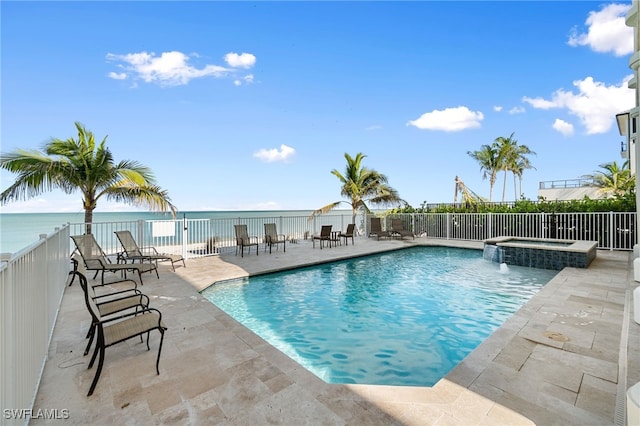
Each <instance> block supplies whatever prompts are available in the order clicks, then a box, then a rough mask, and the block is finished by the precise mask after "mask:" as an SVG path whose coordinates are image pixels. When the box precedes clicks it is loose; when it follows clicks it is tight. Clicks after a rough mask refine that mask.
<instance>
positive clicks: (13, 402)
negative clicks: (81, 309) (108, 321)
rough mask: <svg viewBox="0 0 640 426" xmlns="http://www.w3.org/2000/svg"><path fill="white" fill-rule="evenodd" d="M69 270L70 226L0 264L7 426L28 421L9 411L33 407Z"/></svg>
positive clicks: (0, 362) (0, 377)
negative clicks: (8, 413)
mask: <svg viewBox="0 0 640 426" xmlns="http://www.w3.org/2000/svg"><path fill="white" fill-rule="evenodd" d="M68 271H69V227H68V226H65V227H63V228H62V229H58V230H56V232H54V233H53V234H51V235H49V236H47V235H42V236H41V239H40V240H39V241H37V242H36V243H34V244H32V245H30V246H28V247H26V248H25V249H24V250H22V251H20V252H17V253H15V254H13V255H12V256H11V258H10V259H5V260H3V261H2V264H1V265H0V332H1V334H0V408H1V409H2V413H1V414H0V415H2V421H0V423H2V424H22V423H25V420H28V419H25V418H24V417H23V418H22V419H20V418H19V415H15V416H7V412H5V411H4V410H21V409H22V410H28V409H31V408H32V407H33V402H34V400H35V396H36V392H37V389H38V384H39V382H40V377H41V375H42V369H43V368H44V363H45V361H46V358H47V352H48V349H49V342H50V339H51V335H52V332H53V326H54V324H55V321H56V317H57V314H58V309H59V307H60V302H61V300H62V295H63V293H64V287H65V283H66V278H67V274H68ZM22 413H24V411H23V412H22ZM6 417H11V418H6ZM5 422H6V423H5Z"/></svg>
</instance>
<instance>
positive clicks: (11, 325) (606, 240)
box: [0, 212, 636, 424]
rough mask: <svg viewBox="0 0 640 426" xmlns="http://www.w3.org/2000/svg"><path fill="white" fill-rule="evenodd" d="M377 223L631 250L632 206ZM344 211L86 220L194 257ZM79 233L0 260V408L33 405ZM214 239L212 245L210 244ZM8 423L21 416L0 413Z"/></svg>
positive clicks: (410, 217) (442, 233) (81, 228)
mask: <svg viewBox="0 0 640 426" xmlns="http://www.w3.org/2000/svg"><path fill="white" fill-rule="evenodd" d="M382 218H383V220H382V223H383V227H384V229H390V225H391V218H400V219H402V221H403V223H404V228H405V229H410V230H412V231H413V232H414V233H415V234H416V235H420V236H427V237H430V238H442V239H457V240H473V241H481V240H484V239H487V238H492V237H498V236H506V235H510V236H518V237H525V238H558V239H574V240H592V241H598V248H600V249H610V250H632V249H633V246H634V244H635V243H636V241H635V238H636V233H635V224H636V213H613V212H611V213H558V214H545V213H510V214H496V213H477V214H476V213H464V214H462V213H442V214H440V213H428V214H417V213H416V214H399V215H387V216H382ZM351 219H352V218H351V215H350V214H343V215H336V214H334V215H321V216H317V217H315V218H314V219H313V220H309V219H308V217H307V216H294V217H281V216H278V217H255V218H230V219H193V220H192V219H186V218H183V219H180V220H162V221H133V222H109V223H94V224H92V233H93V234H94V235H95V236H96V239H97V241H98V243H99V244H100V245H101V246H102V248H103V249H104V250H105V251H106V252H107V253H109V254H113V253H117V252H119V251H121V247H120V244H119V243H118V241H117V239H116V236H115V234H114V231H119V230H127V229H128V230H130V231H131V232H132V234H133V236H134V238H136V240H137V241H138V243H139V244H140V245H144V246H149V245H153V246H155V247H157V248H159V249H162V251H165V252H170V253H180V254H183V256H185V257H198V256H203V255H206V254H211V253H214V252H218V251H220V250H222V251H229V250H233V248H234V246H235V235H234V227H233V225H235V224H246V225H247V229H248V231H249V234H250V235H255V236H257V237H258V238H259V239H260V240H261V239H262V236H263V235H264V230H263V226H264V224H265V223H275V224H276V227H277V228H278V232H279V233H281V234H285V235H286V236H287V237H288V238H289V239H304V238H307V237H309V236H310V235H313V234H317V233H318V232H319V230H320V227H321V226H322V225H333V227H334V229H340V230H345V229H346V226H347V224H349V223H350V222H351ZM356 225H357V228H358V232H359V233H360V234H361V235H365V236H366V235H368V227H369V221H368V218H367V219H365V218H364V217H363V216H360V215H359V216H358V217H357V218H356ZM85 232H86V227H85V225H84V224H70V225H68V226H64V227H63V228H62V229H58V230H56V232H54V233H53V234H51V235H50V236H46V235H43V236H42V237H41V240H39V241H38V242H36V243H34V244H32V245H31V246H28V247H26V248H25V249H24V250H22V251H20V252H18V253H16V254H14V255H13V256H12V257H11V259H9V260H8V261H6V262H2V264H1V265H0V309H1V311H0V320H1V322H0V331H1V332H2V334H1V335H0V378H1V380H0V382H1V386H0V407H1V408H2V409H3V410H4V409H15V410H19V409H25V410H28V409H30V408H31V407H32V406H33V402H34V399H35V395H36V392H37V386H38V383H39V380H40V377H41V374H42V369H43V366H44V362H45V360H46V357H47V349H48V345H49V341H50V338H51V334H52V332H53V326H54V323H55V319H56V315H57V312H58V309H59V306H60V301H61V298H62V295H63V293H64V286H65V283H66V280H67V276H68V271H69V266H70V263H69V255H70V253H71V252H72V247H71V242H70V238H69V236H70V235H76V234H83V233H85ZM214 245H215V247H214ZM3 420H4V421H6V422H7V423H8V424H19V423H21V422H22V421H23V420H18V419H4V418H3Z"/></svg>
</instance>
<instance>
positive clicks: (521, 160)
mask: <svg viewBox="0 0 640 426" xmlns="http://www.w3.org/2000/svg"><path fill="white" fill-rule="evenodd" d="M517 154H518V158H517V159H516V161H515V163H514V164H513V168H512V170H511V171H512V172H513V179H514V182H513V185H514V191H515V184H516V183H515V178H516V176H517V177H518V183H519V186H518V189H519V190H518V192H520V197H522V175H523V174H524V171H525V170H531V169H534V170H535V169H536V168H535V167H533V165H532V164H531V161H529V159H528V158H527V155H529V154H532V155H536V153H535V152H533V151H531V150H530V149H529V147H528V146H526V145H518V146H517ZM515 196H516V198H515V199H516V200H518V199H519V198H520V197H518V194H517V193H515Z"/></svg>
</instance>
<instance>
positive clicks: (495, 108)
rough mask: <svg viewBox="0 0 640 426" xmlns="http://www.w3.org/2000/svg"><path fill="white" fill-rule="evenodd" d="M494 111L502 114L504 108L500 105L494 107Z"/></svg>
mask: <svg viewBox="0 0 640 426" xmlns="http://www.w3.org/2000/svg"><path fill="white" fill-rule="evenodd" d="M493 110H494V111H495V112H500V111H502V107H501V106H499V105H496V106H494V107H493Z"/></svg>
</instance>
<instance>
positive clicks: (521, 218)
mask: <svg viewBox="0 0 640 426" xmlns="http://www.w3.org/2000/svg"><path fill="white" fill-rule="evenodd" d="M392 218H401V219H402V221H403V224H404V228H405V229H410V230H412V231H413V232H414V233H415V234H416V235H423V236H426V237H429V238H443V239H448V240H449V239H450V240H469V241H482V240H485V239H488V238H494V237H500V236H513V237H522V238H550V239H565V240H579V241H582V240H588V241H597V242H598V248H599V249H609V250H633V246H634V245H635V244H636V231H635V227H636V213H635V212H622V213H618V212H606V213H602V212H598V213H554V214H551V213H411V214H394V215H387V216H383V218H382V219H383V220H382V223H383V229H391V219H392ZM366 223H367V224H368V223H369V221H368V220H367V221H366Z"/></svg>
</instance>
